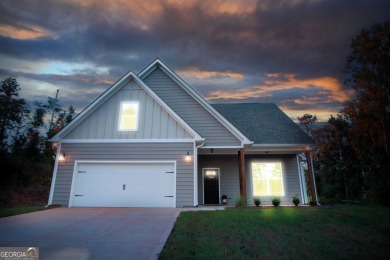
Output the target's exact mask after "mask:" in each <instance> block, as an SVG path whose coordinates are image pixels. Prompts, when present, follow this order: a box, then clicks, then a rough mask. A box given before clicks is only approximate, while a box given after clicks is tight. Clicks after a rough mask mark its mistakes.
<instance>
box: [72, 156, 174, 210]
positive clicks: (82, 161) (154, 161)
mask: <svg viewBox="0 0 390 260" xmlns="http://www.w3.org/2000/svg"><path fill="white" fill-rule="evenodd" d="M83 163H94V164H105V163H113V164H145V163H150V164H159V163H171V164H173V171H174V173H173V175H174V176H173V189H174V196H175V199H174V202H173V208H176V195H177V191H176V161H174V160H136V161H134V160H126V161H117V160H75V162H74V167H73V175H72V184H71V188H70V195H69V207H73V198H74V190H75V188H74V186H75V179H76V172H77V169H78V165H79V164H83Z"/></svg>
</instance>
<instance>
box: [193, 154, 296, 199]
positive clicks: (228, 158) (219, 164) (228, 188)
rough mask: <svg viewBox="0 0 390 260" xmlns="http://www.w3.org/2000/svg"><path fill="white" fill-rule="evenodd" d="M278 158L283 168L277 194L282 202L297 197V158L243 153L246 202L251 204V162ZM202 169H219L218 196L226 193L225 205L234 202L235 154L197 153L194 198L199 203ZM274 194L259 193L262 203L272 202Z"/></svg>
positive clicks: (237, 182)
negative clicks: (279, 188) (281, 191)
mask: <svg viewBox="0 0 390 260" xmlns="http://www.w3.org/2000/svg"><path fill="white" fill-rule="evenodd" d="M257 161H264V162H267V161H281V162H282V169H283V185H284V196H280V199H281V204H282V205H293V203H292V197H293V196H294V195H295V194H298V196H299V198H301V188H300V183H299V172H298V166H297V157H296V155H295V154H293V155H279V154H278V155H246V156H245V175H246V195H247V199H248V205H254V203H253V185H252V167H251V163H252V162H257ZM203 168H219V169H220V188H221V192H220V194H221V196H222V195H224V194H225V195H227V196H228V205H234V203H235V201H236V200H237V199H238V198H239V197H240V180H239V175H238V155H216V154H212V155H200V156H199V164H198V200H199V204H202V203H203V173H202V171H203ZM274 197H275V196H261V197H260V199H261V204H262V205H272V202H271V201H272V199H273V198H274Z"/></svg>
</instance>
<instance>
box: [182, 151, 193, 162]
mask: <svg viewBox="0 0 390 260" xmlns="http://www.w3.org/2000/svg"><path fill="white" fill-rule="evenodd" d="M184 161H185V162H191V161H192V156H191V155H190V152H187V154H186V156H184Z"/></svg>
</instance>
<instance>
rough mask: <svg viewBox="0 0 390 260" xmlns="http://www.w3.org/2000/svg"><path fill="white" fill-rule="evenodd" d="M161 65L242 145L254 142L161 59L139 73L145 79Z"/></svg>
mask: <svg viewBox="0 0 390 260" xmlns="http://www.w3.org/2000/svg"><path fill="white" fill-rule="evenodd" d="M158 65H160V67H161V69H162V70H163V71H164V72H165V73H167V74H168V75H170V76H171V77H172V79H173V80H174V81H175V82H176V83H177V84H179V85H180V86H181V87H182V88H183V89H184V90H185V91H187V93H188V94H190V95H191V96H192V97H193V98H194V99H195V100H196V101H198V103H200V104H201V105H202V106H203V107H204V108H205V109H206V110H207V111H208V112H209V113H210V114H211V115H213V116H214V117H215V118H216V119H217V120H218V121H219V122H220V123H221V124H222V125H223V126H225V127H226V128H227V129H228V130H229V131H230V132H231V133H232V134H233V135H234V136H235V137H237V139H238V140H240V141H241V145H242V146H244V145H247V144H252V143H253V142H251V141H250V140H249V139H248V138H247V137H246V136H245V135H244V134H243V133H241V132H240V131H239V130H238V129H237V128H236V127H235V126H233V125H232V124H231V123H230V122H229V121H228V120H227V119H226V118H224V117H223V116H222V115H221V114H220V113H218V111H217V110H215V109H214V108H213V107H212V106H211V105H210V104H209V103H208V102H207V101H206V100H205V99H204V98H203V97H202V95H201V94H199V93H198V92H197V91H196V90H195V89H193V88H192V87H191V86H189V85H188V84H187V83H186V82H185V81H184V80H183V79H182V78H180V77H179V76H178V75H177V74H176V73H175V72H174V71H173V70H171V69H170V68H169V67H168V66H166V65H165V64H164V63H163V62H162V61H161V60H160V59H156V60H155V61H154V62H152V63H151V64H150V65H149V66H147V67H146V68H145V69H143V70H142V71H141V72H139V73H138V76H139V77H140V78H141V79H143V78H145V77H146V76H147V75H149V73H151V72H152V71H153V69H154V68H155V67H156V66H158Z"/></svg>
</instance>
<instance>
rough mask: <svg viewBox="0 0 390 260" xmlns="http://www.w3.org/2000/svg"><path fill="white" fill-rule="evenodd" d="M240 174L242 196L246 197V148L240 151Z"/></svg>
mask: <svg viewBox="0 0 390 260" xmlns="http://www.w3.org/2000/svg"><path fill="white" fill-rule="evenodd" d="M238 173H239V177H240V196H241V197H246V177H245V153H244V148H241V149H240V150H239V151H238Z"/></svg>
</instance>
